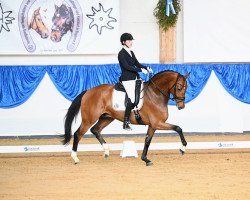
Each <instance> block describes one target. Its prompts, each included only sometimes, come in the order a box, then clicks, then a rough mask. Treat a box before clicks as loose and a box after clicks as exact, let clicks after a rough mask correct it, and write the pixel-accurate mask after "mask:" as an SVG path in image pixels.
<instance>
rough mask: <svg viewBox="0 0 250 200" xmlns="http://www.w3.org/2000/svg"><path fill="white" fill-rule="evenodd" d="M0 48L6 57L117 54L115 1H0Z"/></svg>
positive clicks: (116, 6) (116, 3) (116, 5)
mask: <svg viewBox="0 0 250 200" xmlns="http://www.w3.org/2000/svg"><path fill="white" fill-rule="evenodd" d="M114 40H115V41H117V42H113V41H114ZM0 44H1V45H0V54H8V55H11V54H112V53H117V52H118V50H119V45H120V44H119V1H117V0H99V1H97V0H14V1H9V0H3V1H0Z"/></svg>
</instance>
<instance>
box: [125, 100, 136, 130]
mask: <svg viewBox="0 0 250 200" xmlns="http://www.w3.org/2000/svg"><path fill="white" fill-rule="evenodd" d="M133 107H134V104H133V103H131V100H130V99H128V103H127V106H126V110H125V114H124V122H123V129H125V130H128V131H131V130H132V128H131V127H130V126H129V124H130V121H129V117H130V113H131V110H132V109H133Z"/></svg>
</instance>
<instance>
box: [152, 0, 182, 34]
mask: <svg viewBox="0 0 250 200" xmlns="http://www.w3.org/2000/svg"><path fill="white" fill-rule="evenodd" d="M173 6H174V9H175V12H176V14H175V15H174V14H173V13H171V12H170V15H169V17H168V16H167V15H166V0H159V1H158V3H157V6H156V8H155V9H154V16H155V17H156V19H157V23H158V24H159V26H160V27H161V28H162V29H163V30H164V31H167V30H168V29H169V28H170V27H174V26H175V24H176V22H177V19H178V14H179V12H180V11H181V4H180V0H173Z"/></svg>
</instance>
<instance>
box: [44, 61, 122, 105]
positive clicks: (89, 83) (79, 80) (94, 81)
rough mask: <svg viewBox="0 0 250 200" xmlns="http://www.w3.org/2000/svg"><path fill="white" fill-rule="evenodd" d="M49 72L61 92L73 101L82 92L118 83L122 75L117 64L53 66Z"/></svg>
mask: <svg viewBox="0 0 250 200" xmlns="http://www.w3.org/2000/svg"><path fill="white" fill-rule="evenodd" d="M47 72H48V74H49V76H50V78H51V80H52V82H53V83H54V85H55V86H56V88H57V89H58V90H59V92H60V93H61V94H62V95H63V96H64V97H65V98H67V99H68V100H71V101H72V100H73V99H74V98H75V97H76V96H77V95H78V94H80V93H81V92H82V91H85V90H88V89H90V88H92V87H95V86H97V85H101V84H105V83H109V84H114V83H116V82H118V78H119V75H120V73H121V72H120V68H119V66H118V65H117V64H108V65H96V66H93V65H64V66H51V67H49V68H48V69H47Z"/></svg>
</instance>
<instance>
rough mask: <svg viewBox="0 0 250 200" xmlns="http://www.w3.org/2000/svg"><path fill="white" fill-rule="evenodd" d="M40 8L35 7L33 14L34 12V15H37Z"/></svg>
mask: <svg viewBox="0 0 250 200" xmlns="http://www.w3.org/2000/svg"><path fill="white" fill-rule="evenodd" d="M40 8H41V7H39V8H37V9H36V10H35V11H34V14H35V15H39V12H40Z"/></svg>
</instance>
